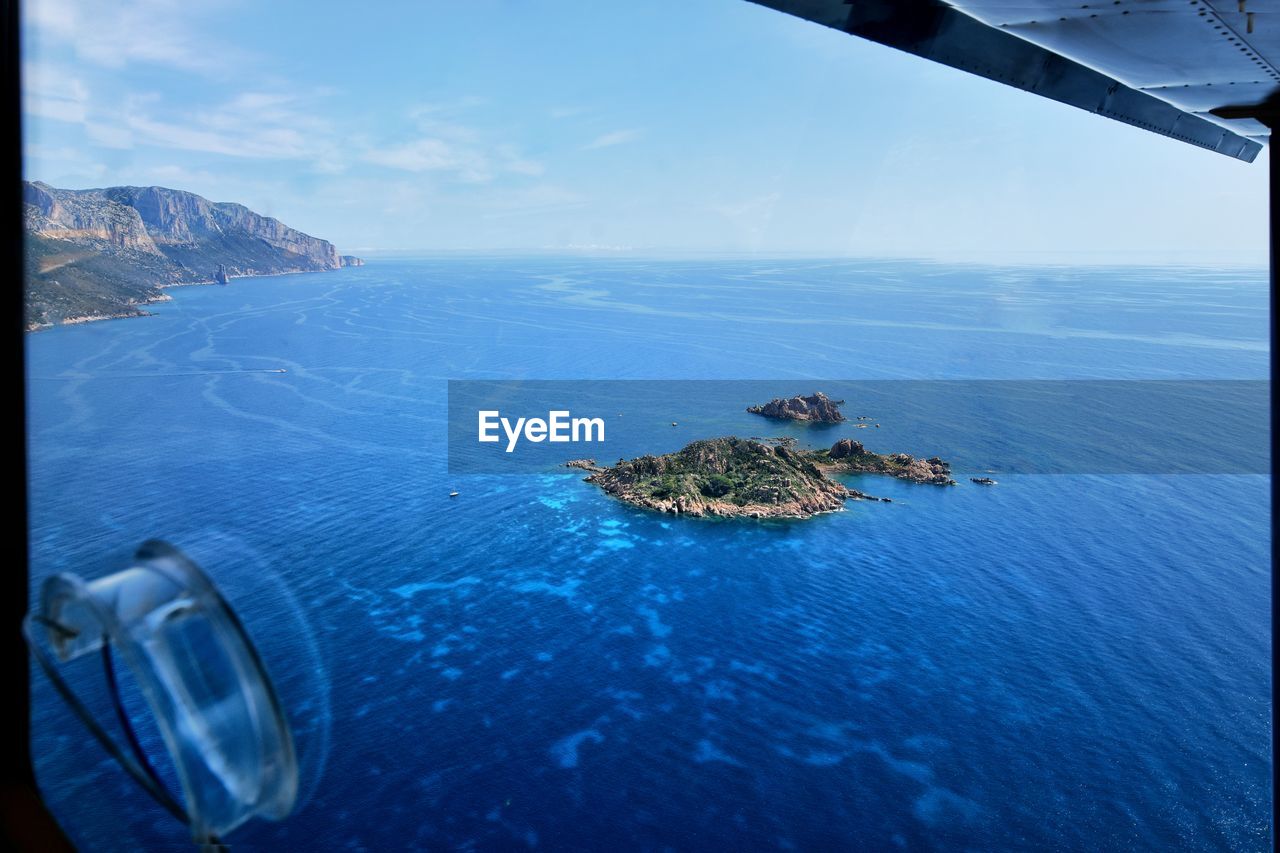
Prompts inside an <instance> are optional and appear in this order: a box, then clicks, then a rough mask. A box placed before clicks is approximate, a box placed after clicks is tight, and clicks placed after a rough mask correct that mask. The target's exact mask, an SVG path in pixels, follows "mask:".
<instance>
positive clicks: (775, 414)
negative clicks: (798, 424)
mask: <svg viewBox="0 0 1280 853" xmlns="http://www.w3.org/2000/svg"><path fill="white" fill-rule="evenodd" d="M843 405H844V400H832V399H831V398H830V397H828V396H827V395H826V394H823V393H822V392H821V391H817V392H815V393H814V394H812V395H810V396H808V397H801V396H799V395H797V396H795V397H791V398H789V399H785V400H784V399H782V398H777V399H774V400H770V401H769V402H767V403H765V404H764V405H760V406H748V407H747V411H748V412H751V413H752V414H753V415H764V416H765V417H766V418H778V419H781V420H788V421H813V422H816V423H827V424H836V423H840V422H841V421H843V420H844V419H845V418H844V415H843V414H842V413H841V412H840V408H839V407H840V406H843Z"/></svg>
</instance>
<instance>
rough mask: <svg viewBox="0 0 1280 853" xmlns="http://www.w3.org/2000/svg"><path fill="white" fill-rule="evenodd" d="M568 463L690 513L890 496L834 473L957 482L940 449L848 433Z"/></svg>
mask: <svg viewBox="0 0 1280 853" xmlns="http://www.w3.org/2000/svg"><path fill="white" fill-rule="evenodd" d="M567 464H568V465H569V466H571V467H575V468H582V469H584V470H586V471H589V472H590V474H589V475H588V476H587V477H586V480H587V482H590V483H594V484H595V485H597V486H599V487H600V488H602V489H603V490H604V491H605V492H606V493H607V494H610V495H612V496H614V497H616V498H618V499H619V500H623V501H626V502H627V503H630V504H633V505H634V506H639V507H643V508H645V509H651V510H656V511H658V512H669V513H676V514H682V515H692V516H721V517H735V516H745V517H751V518H809V517H810V516H813V515H817V514H818V513H823V512H833V511H835V510H838V509H840V508H841V507H843V506H844V502H845V501H846V500H849V499H855V500H883V501H886V502H887V501H888V499H887V498H874V497H872V496H871V495H868V494H865V493H863V492H859V491H857V490H855V489H850V488H848V487H847V486H845V485H843V484H841V483H838V482H836V481H835V480H833V479H831V477H830V475H831V474H855V473H875V474H885V475H888V476H891V477H897V478H900V479H904V480H910V481H912V482H918V483H932V484H936V485H955V481H954V480H953V479H951V469H950V466H949V465H948V464H947V463H946V462H943V461H942V460H941V459H938V458H937V457H932V458H929V459H916V458H915V457H912V456H909V455H907V454H905V453H895V454H888V455H884V454H878V453H872V452H871V451H868V450H866V449H865V448H864V447H863V446H862V445H861V444H860V443H858V442H856V441H852V440H850V439H847V438H846V439H841V440H840V441H837V442H836V443H835V445H833V446H832V447H831V448H829V449H826V450H804V449H801V448H797V447H796V446H795V441H794V439H744V438H737V437H726V438H712V439H704V440H702V441H695V442H693V443H692V444H689V445H687V446H686V447H684V448H683V449H681V450H679V451H676V452H675V453H668V454H665V455H662V456H640V457H638V458H636V459H630V460H627V459H620V460H618V463H617V464H616V465H613V466H608V467H606V466H601V465H597V464H596V463H595V461H594V460H590V459H577V460H574V461H572V462H569V463H567Z"/></svg>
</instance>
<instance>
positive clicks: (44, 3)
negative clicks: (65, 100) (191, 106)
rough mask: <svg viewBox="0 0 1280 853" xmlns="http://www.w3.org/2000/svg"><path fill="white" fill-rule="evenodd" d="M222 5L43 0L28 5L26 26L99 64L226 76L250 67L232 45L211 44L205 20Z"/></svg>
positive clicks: (188, 0) (174, 0)
mask: <svg viewBox="0 0 1280 853" xmlns="http://www.w3.org/2000/svg"><path fill="white" fill-rule="evenodd" d="M223 5H224V4H223V3H221V2H217V0H212V1H211V2H196V0H132V2H112V3H103V2H101V0H39V2H33V3H27V4H24V6H23V9H24V15H23V17H24V23H25V24H26V25H27V26H28V27H29V28H31V30H32V31H33V33H34V34H35V35H37V36H38V37H39V38H43V39H47V40H49V41H51V42H55V43H62V44H66V45H67V46H69V47H70V48H71V49H72V50H73V51H75V54H76V56H77V57H78V58H79V59H81V60H83V61H85V62H89V63H92V64H94V65H99V66H102V67H106V68H122V67H124V66H126V65H129V64H132V63H147V64H154V65H163V66H167V67H170V68H176V69H181V70H183V71H195V72H202V73H217V74H219V75H220V74H222V73H225V70H226V69H227V68H228V67H237V66H241V65H243V64H244V57H243V56H242V55H240V52H239V51H237V50H236V48H235V47H234V46H232V45H223V44H216V45H215V44H210V42H209V37H208V33H207V32H206V31H205V30H204V28H202V27H201V26H200V21H199V18H200V17H201V15H202V14H203V13H204V12H206V11H208V10H215V9H218V8H220V7H221V6H223Z"/></svg>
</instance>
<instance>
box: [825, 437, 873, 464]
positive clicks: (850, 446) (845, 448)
mask: <svg viewBox="0 0 1280 853" xmlns="http://www.w3.org/2000/svg"><path fill="white" fill-rule="evenodd" d="M866 452H867V451H866V449H865V448H864V447H863V446H862V442H860V441H854V440H853V439H851V438H842V439H840V440H839V441H837V442H836V443H835V444H833V445H831V450H829V451H827V453H828V455H829V456H830V457H831V458H832V459H847V458H849V457H850V456H862V455H864V454H866Z"/></svg>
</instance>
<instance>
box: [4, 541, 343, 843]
mask: <svg viewBox="0 0 1280 853" xmlns="http://www.w3.org/2000/svg"><path fill="white" fill-rule="evenodd" d="M25 630H26V634H27V639H28V642H29V644H30V645H31V648H32V650H33V651H34V653H35V655H36V659H37V661H38V662H39V663H40V666H41V668H42V669H43V670H44V671H45V673H46V674H47V675H48V677H49V679H50V680H51V681H52V682H53V685H54V686H55V687H56V688H57V690H58V692H59V693H60V694H61V695H62V697H63V699H65V700H66V701H67V702H68V704H70V705H71V707H72V710H74V711H75V712H76V714H77V716H79V717H80V719H81V720H82V721H83V722H84V723H85V725H86V726H87V727H88V728H89V730H90V731H91V732H92V734H93V735H94V736H95V737H96V738H97V739H98V741H100V742H101V744H102V745H103V746H104V747H105V748H106V749H107V751H108V752H109V753H110V754H111V755H112V756H113V757H114V758H115V759H116V760H117V761H119V763H120V764H121V765H122V766H123V767H124V769H125V770H126V771H128V773H129V774H130V775H131V776H132V777H133V778H134V779H135V780H136V781H137V782H138V784H139V785H141V786H142V787H143V788H144V789H145V790H146V791H147V792H148V793H149V794H150V795H151V796H152V797H154V798H155V799H156V800H157V801H158V802H159V803H160V804H161V805H162V806H164V807H165V808H166V809H167V810H168V811H169V812H170V813H172V814H173V815H174V816H175V817H177V818H178V819H179V820H181V821H183V822H184V823H186V824H187V825H188V826H189V827H190V830H191V833H192V836H193V838H194V839H195V841H196V842H197V843H199V844H203V845H218V844H220V843H221V842H220V838H221V837H222V836H224V835H225V834H226V833H228V832H230V831H231V830H233V829H235V828H236V827H238V826H240V825H241V824H243V823H244V822H245V821H247V820H249V819H250V818H253V817H261V818H266V819H269V820H280V819H282V818H284V817H286V816H287V815H288V814H289V813H290V812H291V811H292V810H293V809H294V807H295V805H296V804H297V802H298V799H299V786H300V782H299V779H300V775H299V761H298V754H297V751H296V750H295V743H294V735H293V732H292V731H291V730H290V726H289V722H288V718H287V716H286V714H285V710H284V708H283V707H282V705H281V702H280V699H279V697H278V696H277V693H276V689H275V687H273V685H272V681H271V678H270V676H269V674H268V672H267V669H266V667H265V666H264V664H263V661H262V658H261V657H260V656H259V654H258V651H257V650H256V649H255V647H254V644H253V642H252V641H251V640H250V638H249V635H248V634H247V633H246V631H245V629H244V627H243V626H242V625H241V622H240V620H239V618H237V615H236V613H235V612H234V611H233V610H232V608H231V606H230V605H229V604H228V603H227V601H226V600H225V599H224V598H223V596H222V594H221V593H220V592H219V590H218V589H217V588H216V587H215V586H214V584H213V582H212V581H211V580H210V579H209V577H208V576H207V575H206V574H205V573H204V572H203V571H202V570H201V569H200V568H199V567H198V566H197V565H196V564H195V562H193V561H192V560H191V559H190V558H188V557H187V556H186V555H185V554H184V553H183V552H182V551H180V550H178V549H177V548H175V547H173V546H172V545H169V544H167V543H165V542H161V541H158V540H152V541H148V542H146V543H144V544H143V545H142V547H141V548H140V549H139V550H138V552H137V554H136V555H135V557H134V559H133V561H132V562H131V564H130V565H129V566H128V567H127V568H125V569H123V570H122V571H119V572H116V573H115V574H109V575H106V576H104V577H100V578H97V579H95V580H91V581H86V580H84V579H82V578H80V577H78V576H76V575H73V574H59V575H55V576H53V577H50V578H49V579H48V580H46V581H45V583H44V586H43V588H42V590H41V595H40V601H39V605H38V611H37V612H35V613H33V614H31V615H29V616H28V617H27V621H26V624H25ZM92 656H98V657H100V658H101V660H102V663H103V667H104V672H105V676H106V684H107V687H108V691H107V692H108V693H109V695H110V699H111V702H112V704H113V705H114V707H115V711H116V716H117V723H118V725H117V726H115V727H116V728H118V729H119V730H120V731H121V732H122V734H123V738H117V737H112V736H111V735H110V734H108V732H107V727H106V726H105V725H103V723H102V722H100V721H99V720H97V719H95V718H94V716H93V715H92V714H91V713H90V712H89V711H88V710H87V708H86V706H85V705H84V704H83V703H82V702H81V700H80V699H79V698H78V696H77V694H76V693H75V691H73V690H72V688H71V687H70V685H69V684H68V680H67V679H66V678H64V676H63V672H62V670H64V669H70V668H71V667H69V666H68V664H71V663H72V662H75V661H78V660H80V659H84V658H89V657H92ZM117 657H118V659H119V660H120V661H122V662H123V664H124V666H125V668H126V669H127V673H128V674H129V675H130V676H132V678H133V680H134V682H136V687H137V689H138V692H140V693H141V695H142V697H143V698H144V699H145V705H146V707H147V708H148V709H149V710H150V712H151V714H152V715H153V716H154V724H155V725H154V728H155V729H156V730H158V731H159V733H160V736H161V739H162V740H163V745H164V749H165V750H166V751H167V752H168V754H169V757H170V758H171V759H172V762H173V771H174V772H173V773H172V774H171V778H172V777H176V779H177V782H178V786H179V787H180V788H181V792H180V796H175V794H174V793H171V792H170V791H169V790H168V789H167V787H166V785H165V784H164V781H163V778H162V776H161V774H160V773H159V772H157V769H156V767H155V766H154V765H153V763H152V760H151V757H150V756H149V755H148V754H147V752H146V750H144V749H143V748H142V746H141V745H140V743H139V739H138V736H137V734H136V732H135V727H134V725H133V724H132V723H131V719H130V714H129V713H127V712H126V710H125V707H124V705H123V703H122V701H121V698H120V689H119V681H118V676H117V673H116V670H115V665H114V659H115V658H117ZM326 698H327V697H326ZM326 736H327V731H326ZM121 740H123V744H122V743H121Z"/></svg>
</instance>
